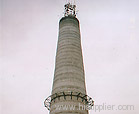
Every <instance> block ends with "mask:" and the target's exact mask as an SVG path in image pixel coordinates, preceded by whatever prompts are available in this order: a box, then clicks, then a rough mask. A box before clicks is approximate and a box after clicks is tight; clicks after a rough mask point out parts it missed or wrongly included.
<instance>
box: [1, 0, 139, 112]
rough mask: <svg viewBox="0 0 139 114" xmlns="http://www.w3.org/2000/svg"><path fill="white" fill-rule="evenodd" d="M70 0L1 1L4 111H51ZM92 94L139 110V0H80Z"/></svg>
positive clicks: (88, 91) (84, 51) (104, 100)
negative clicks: (60, 32) (60, 39)
mask: <svg viewBox="0 0 139 114" xmlns="http://www.w3.org/2000/svg"><path fill="white" fill-rule="evenodd" d="M65 3H66V0H1V3H0V5H1V6H0V8H1V9H0V10H1V18H0V19H1V25H2V27H1V33H2V37H1V39H0V41H1V44H2V45H1V47H0V48H1V50H2V53H1V58H2V65H3V69H2V71H3V72H2V74H1V78H0V83H1V84H2V86H0V87H1V88H0V89H1V91H0V92H1V99H0V106H1V107H0V111H1V112H2V113H1V114H48V111H47V109H46V108H45V107H44V105H43V102H44V100H45V98H46V97H48V96H49V95H50V93H51V88H52V80H53V75H54V68H55V55H56V46H57V40H58V26H59V25H58V24H59V20H60V18H61V17H62V16H63V10H64V4H65ZM76 4H77V10H79V11H78V15H77V17H78V19H79V21H80V29H81V40H82V51H83V58H84V66H85V77H86V85H87V93H88V95H89V96H91V97H92V98H93V99H94V101H95V104H96V105H98V104H102V103H105V104H106V105H115V106H118V105H134V110H121V111H119V110H103V111H101V112H98V111H97V112H95V111H94V110H91V111H90V114H94V113H96V114H106V113H107V114H138V113H139V91H138V87H139V1H138V0H78V1H76Z"/></svg>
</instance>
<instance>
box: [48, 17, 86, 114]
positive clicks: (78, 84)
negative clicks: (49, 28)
mask: <svg viewBox="0 0 139 114" xmlns="http://www.w3.org/2000/svg"><path fill="white" fill-rule="evenodd" d="M65 91H74V92H81V93H83V94H86V87H85V76H84V66H83V58H82V49H81V39H80V27H79V21H78V19H77V18H75V17H70V16H68V17H63V18H62V19H61V20H60V22H59V38H58V46H57V53H56V63H55V73H54V80H53V88H52V94H55V93H58V92H65ZM79 103H80V101H77V100H74V99H72V100H71V99H68V98H67V99H66V100H65V99H63V100H62V99H60V100H59V101H58V102H55V103H52V104H51V110H50V114H88V111H86V110H84V111H83V110H81V111H80V110H72V111H71V110H56V109H55V106H56V105H69V104H70V105H76V106H77V107H78V105H79ZM81 103H82V102H81Z"/></svg>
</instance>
